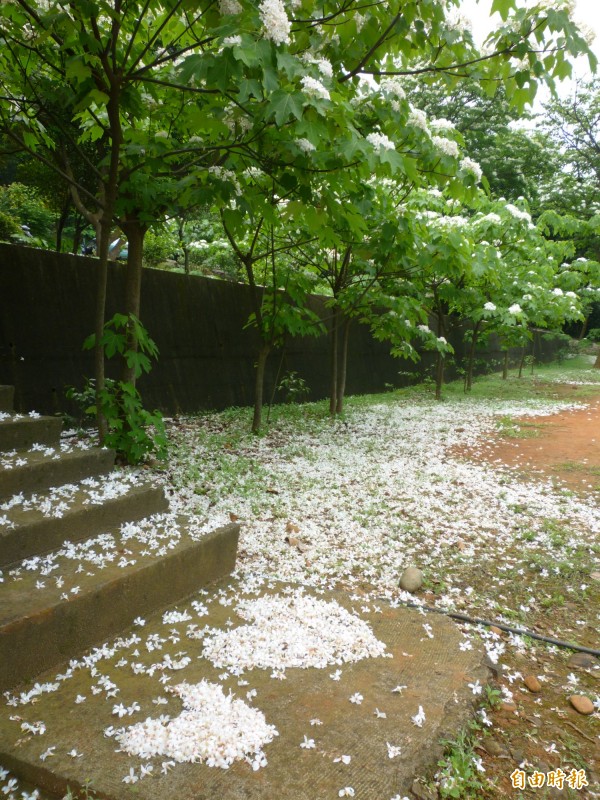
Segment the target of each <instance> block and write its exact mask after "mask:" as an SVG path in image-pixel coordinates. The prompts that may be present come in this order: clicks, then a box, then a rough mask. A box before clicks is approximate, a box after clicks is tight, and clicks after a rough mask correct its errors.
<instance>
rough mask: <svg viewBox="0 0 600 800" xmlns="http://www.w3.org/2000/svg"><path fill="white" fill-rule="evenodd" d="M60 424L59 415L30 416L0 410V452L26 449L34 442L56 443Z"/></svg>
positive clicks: (60, 428) (60, 427)
mask: <svg viewBox="0 0 600 800" xmlns="http://www.w3.org/2000/svg"><path fill="white" fill-rule="evenodd" d="M62 425H63V423H62V419H59V417H41V416H36V417H31V416H29V415H26V414H5V413H4V412H0V452H3V451H6V450H28V449H29V448H30V447H31V445H32V444H34V443H35V442H38V443H39V444H49V445H57V444H58V442H59V439H60V432H61V430H62Z"/></svg>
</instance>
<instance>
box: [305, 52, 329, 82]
mask: <svg viewBox="0 0 600 800" xmlns="http://www.w3.org/2000/svg"><path fill="white" fill-rule="evenodd" d="M302 61H303V62H304V63H305V64H314V65H315V66H316V67H317V69H318V70H319V72H320V73H321V75H322V76H323V77H324V78H333V66H332V65H331V61H329V60H328V59H327V58H324V57H323V56H321V57H319V58H315V56H313V55H312V54H311V53H305V54H304V55H303V56H302Z"/></svg>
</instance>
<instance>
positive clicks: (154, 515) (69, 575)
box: [0, 386, 239, 691]
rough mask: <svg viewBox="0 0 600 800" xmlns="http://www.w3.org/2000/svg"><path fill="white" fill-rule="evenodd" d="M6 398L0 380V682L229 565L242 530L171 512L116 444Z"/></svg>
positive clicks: (84, 644) (11, 682)
mask: <svg viewBox="0 0 600 800" xmlns="http://www.w3.org/2000/svg"><path fill="white" fill-rule="evenodd" d="M12 403H13V390H12V387H7V386H0V691H5V690H7V689H12V688H13V687H15V686H16V685H18V684H20V683H22V682H24V681H27V680H29V679H31V678H33V677H35V676H36V675H38V674H39V673H41V672H42V671H44V670H46V669H50V668H54V667H57V666H58V665H59V664H61V663H64V662H66V661H67V660H68V659H70V658H73V657H74V656H77V655H81V654H82V653H83V652H84V651H85V650H86V649H87V648H89V647H90V646H91V645H96V644H100V643H102V642H103V641H105V640H106V638H108V637H110V636H112V635H113V634H115V633H117V632H119V631H120V630H122V629H123V628H125V627H127V626H128V625H130V624H131V622H132V621H133V619H134V618H135V617H136V616H137V615H140V614H149V613H151V612H152V611H155V610H157V609H160V608H162V607H164V606H166V605H168V604H170V603H173V602H176V601H177V600H179V599H181V598H183V597H185V596H186V595H188V594H190V593H191V592H193V591H195V590H197V589H199V588H201V587H202V586H204V585H206V584H207V583H210V582H212V581H214V580H216V579H218V578H221V577H223V576H225V575H228V574H229V573H230V572H231V570H232V569H233V568H234V566H235V559H236V553H237V539H238V533H239V527H238V526H237V525H227V526H225V527H223V528H220V529H218V530H216V531H206V530H204V529H203V528H202V525H201V523H200V521H199V520H197V519H196V518H193V517H191V518H189V517H183V518H182V517H176V516H175V515H173V514H170V513H169V512H168V502H167V500H166V498H165V496H164V493H163V490H162V488H160V487H158V486H155V485H153V484H151V483H149V482H147V481H146V480H143V479H142V477H141V475H140V473H139V472H136V471H133V470H115V469H114V467H113V464H114V453H113V452H112V451H110V450H107V449H101V448H98V447H89V446H86V445H81V444H77V443H76V444H68V443H66V442H62V443H61V440H60V431H61V421H60V420H58V419H56V418H54V417H43V416H40V415H38V414H35V413H33V412H32V413H31V414H28V415H22V414H15V413H14V412H13V411H12Z"/></svg>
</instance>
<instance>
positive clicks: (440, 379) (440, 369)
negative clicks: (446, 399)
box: [435, 353, 444, 400]
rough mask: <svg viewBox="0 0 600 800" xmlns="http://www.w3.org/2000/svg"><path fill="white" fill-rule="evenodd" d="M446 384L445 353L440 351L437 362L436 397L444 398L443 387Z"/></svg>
mask: <svg viewBox="0 0 600 800" xmlns="http://www.w3.org/2000/svg"><path fill="white" fill-rule="evenodd" d="M443 385H444V355H443V353H438V354H437V358H436V364H435V399H436V400H441V399H442V387H443Z"/></svg>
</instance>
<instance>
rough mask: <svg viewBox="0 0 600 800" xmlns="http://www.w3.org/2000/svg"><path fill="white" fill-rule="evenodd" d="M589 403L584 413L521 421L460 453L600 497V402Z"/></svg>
mask: <svg viewBox="0 0 600 800" xmlns="http://www.w3.org/2000/svg"><path fill="white" fill-rule="evenodd" d="M586 402H589V406H588V407H587V408H585V409H582V410H576V411H562V412H560V413H558V414H552V415H551V416H548V417H521V418H515V419H514V420H513V423H514V424H511V425H507V426H506V430H505V431H504V432H500V433H499V434H498V435H497V436H496V437H495V438H491V439H489V440H487V441H486V442H485V443H482V444H481V445H480V447H478V448H473V449H468V450H467V449H463V450H461V451H458V453H459V454H460V455H463V456H465V457H466V458H469V459H472V460H477V461H487V462H490V463H503V464H508V465H509V466H513V467H515V468H516V469H518V470H520V471H522V472H524V473H529V474H533V473H535V474H537V475H544V476H546V477H549V478H555V479H557V481H560V482H561V483H563V484H565V485H566V486H568V487H569V488H570V489H573V490H574V491H578V492H584V493H590V492H594V493H595V492H600V398H591V399H586ZM455 452H457V451H455Z"/></svg>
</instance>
